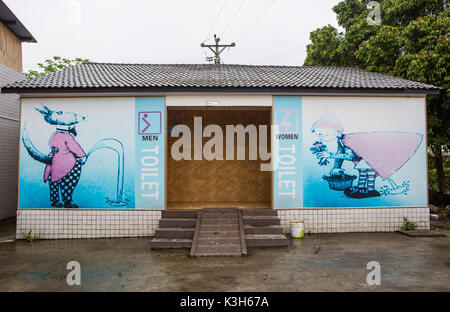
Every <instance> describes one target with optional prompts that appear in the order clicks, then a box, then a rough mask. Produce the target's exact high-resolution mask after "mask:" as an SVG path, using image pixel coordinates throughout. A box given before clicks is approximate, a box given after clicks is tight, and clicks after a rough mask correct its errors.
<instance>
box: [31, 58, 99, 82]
mask: <svg viewBox="0 0 450 312" xmlns="http://www.w3.org/2000/svg"><path fill="white" fill-rule="evenodd" d="M89 62H90V61H89V60H88V59H82V58H79V57H77V58H75V59H73V60H71V59H67V58H63V57H60V56H54V57H53V58H51V59H47V60H45V61H44V63H38V67H39V68H40V69H41V70H40V71H37V70H29V71H27V72H25V73H23V74H24V75H25V76H27V77H28V78H33V77H40V76H43V75H46V74H49V73H54V72H57V71H59V70H62V69H66V68H69V67H72V66H75V65H78V64H81V63H89Z"/></svg>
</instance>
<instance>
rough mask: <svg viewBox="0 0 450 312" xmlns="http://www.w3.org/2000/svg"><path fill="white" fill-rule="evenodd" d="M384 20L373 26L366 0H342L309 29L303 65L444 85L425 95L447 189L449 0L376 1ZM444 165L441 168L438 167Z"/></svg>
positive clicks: (441, 176)
mask: <svg viewBox="0 0 450 312" xmlns="http://www.w3.org/2000/svg"><path fill="white" fill-rule="evenodd" d="M378 2H379V3H380V4H381V24H380V25H369V23H368V22H367V16H368V15H369V11H370V10H369V9H368V7H367V5H368V3H369V1H368V0H343V1H341V2H340V3H339V4H337V5H336V6H335V7H334V8H333V11H334V12H335V13H336V15H337V21H338V24H339V26H341V27H342V28H343V29H344V31H343V32H339V31H338V29H336V28H335V27H333V26H331V25H327V26H325V27H323V28H320V29H317V30H315V31H313V32H311V34H310V39H311V44H309V45H308V46H307V53H308V54H307V57H306V60H305V63H304V65H333V66H358V67H361V68H364V69H367V70H369V71H374V72H380V73H383V74H387V75H392V76H396V77H400V78H405V79H409V80H414V81H419V82H423V83H428V84H433V85H436V86H439V87H441V88H442V92H441V94H439V95H431V96H428V97H427V113H428V122H427V125H428V146H429V148H430V149H431V150H432V152H433V154H434V155H435V157H436V161H437V164H436V168H437V171H438V173H437V175H438V180H440V181H439V185H440V187H439V188H440V191H441V192H445V181H444V170H443V168H442V151H443V150H446V151H448V150H449V149H450V130H449V127H448V121H449V120H450V34H449V33H450V4H449V0H414V1H411V0H378ZM440 167H441V168H440Z"/></svg>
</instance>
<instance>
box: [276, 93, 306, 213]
mask: <svg viewBox="0 0 450 312" xmlns="http://www.w3.org/2000/svg"><path fill="white" fill-rule="evenodd" d="M273 119H274V121H273V122H274V131H272V139H273V143H274V144H273V151H274V157H273V158H274V174H273V177H274V183H273V185H274V187H273V192H274V194H273V206H274V208H299V207H301V206H302V204H303V188H302V144H301V142H302V138H301V129H302V98H301V97H299V96H275V97H274V98H273Z"/></svg>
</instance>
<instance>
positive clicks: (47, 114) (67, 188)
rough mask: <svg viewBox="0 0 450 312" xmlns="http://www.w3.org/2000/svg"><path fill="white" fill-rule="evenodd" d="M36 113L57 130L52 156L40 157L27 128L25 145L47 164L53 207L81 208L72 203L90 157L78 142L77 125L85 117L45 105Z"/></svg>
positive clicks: (52, 143) (38, 159) (46, 176)
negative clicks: (82, 168)
mask: <svg viewBox="0 0 450 312" xmlns="http://www.w3.org/2000/svg"><path fill="white" fill-rule="evenodd" d="M35 110H36V111H38V112H39V113H41V114H42V116H43V118H44V121H45V122H47V123H48V124H50V125H55V126H56V131H55V133H53V134H52V136H51V137H50V140H49V145H50V148H51V152H50V153H49V154H48V155H44V154H42V153H40V152H39V151H38V150H37V149H36V148H35V147H34V146H33V144H32V143H31V141H30V139H29V137H28V134H27V132H26V128H25V127H24V133H23V137H22V142H23V144H24V146H25V148H26V149H27V151H28V154H30V156H31V157H33V158H34V159H35V160H37V161H40V162H42V163H44V164H46V166H45V170H44V182H47V181H48V183H49V188H50V201H51V206H52V207H57V208H61V207H64V208H78V206H77V205H76V204H74V203H73V202H72V200H73V199H72V194H73V191H74V190H75V188H76V186H77V184H78V181H79V180H80V176H81V166H82V165H83V164H84V163H85V162H86V159H87V156H86V153H85V152H84V150H83V148H81V146H80V145H79V144H78V142H77V141H76V140H75V136H76V135H77V132H76V129H75V125H76V124H78V123H79V122H80V121H83V120H85V117H83V116H79V115H78V114H76V113H72V112H65V111H54V110H51V109H49V108H48V107H47V106H44V105H42V108H35ZM60 194H61V198H62V203H61V202H60Z"/></svg>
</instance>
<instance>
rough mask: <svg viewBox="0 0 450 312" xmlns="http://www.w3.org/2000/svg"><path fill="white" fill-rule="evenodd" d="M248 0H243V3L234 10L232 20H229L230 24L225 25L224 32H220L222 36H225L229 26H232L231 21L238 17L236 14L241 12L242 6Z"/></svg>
mask: <svg viewBox="0 0 450 312" xmlns="http://www.w3.org/2000/svg"><path fill="white" fill-rule="evenodd" d="M245 1H246V0H242V2H241V4H240V5H239V7H238V9H237V10H236V11H235V12H234V14H233V16H232V17H231V19H230V21H229V22H228V24H227V25H226V26H225V29H224V30H223V31H222V33H221V34H220V36H223V34H224V33H225V32H226V31H227V29H228V27H230V25H231V23H232V22H233V20H234V18H235V17H236V15H237V14H238V13H239V11H240V10H241V8H242V6H243V5H244V2H245Z"/></svg>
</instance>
